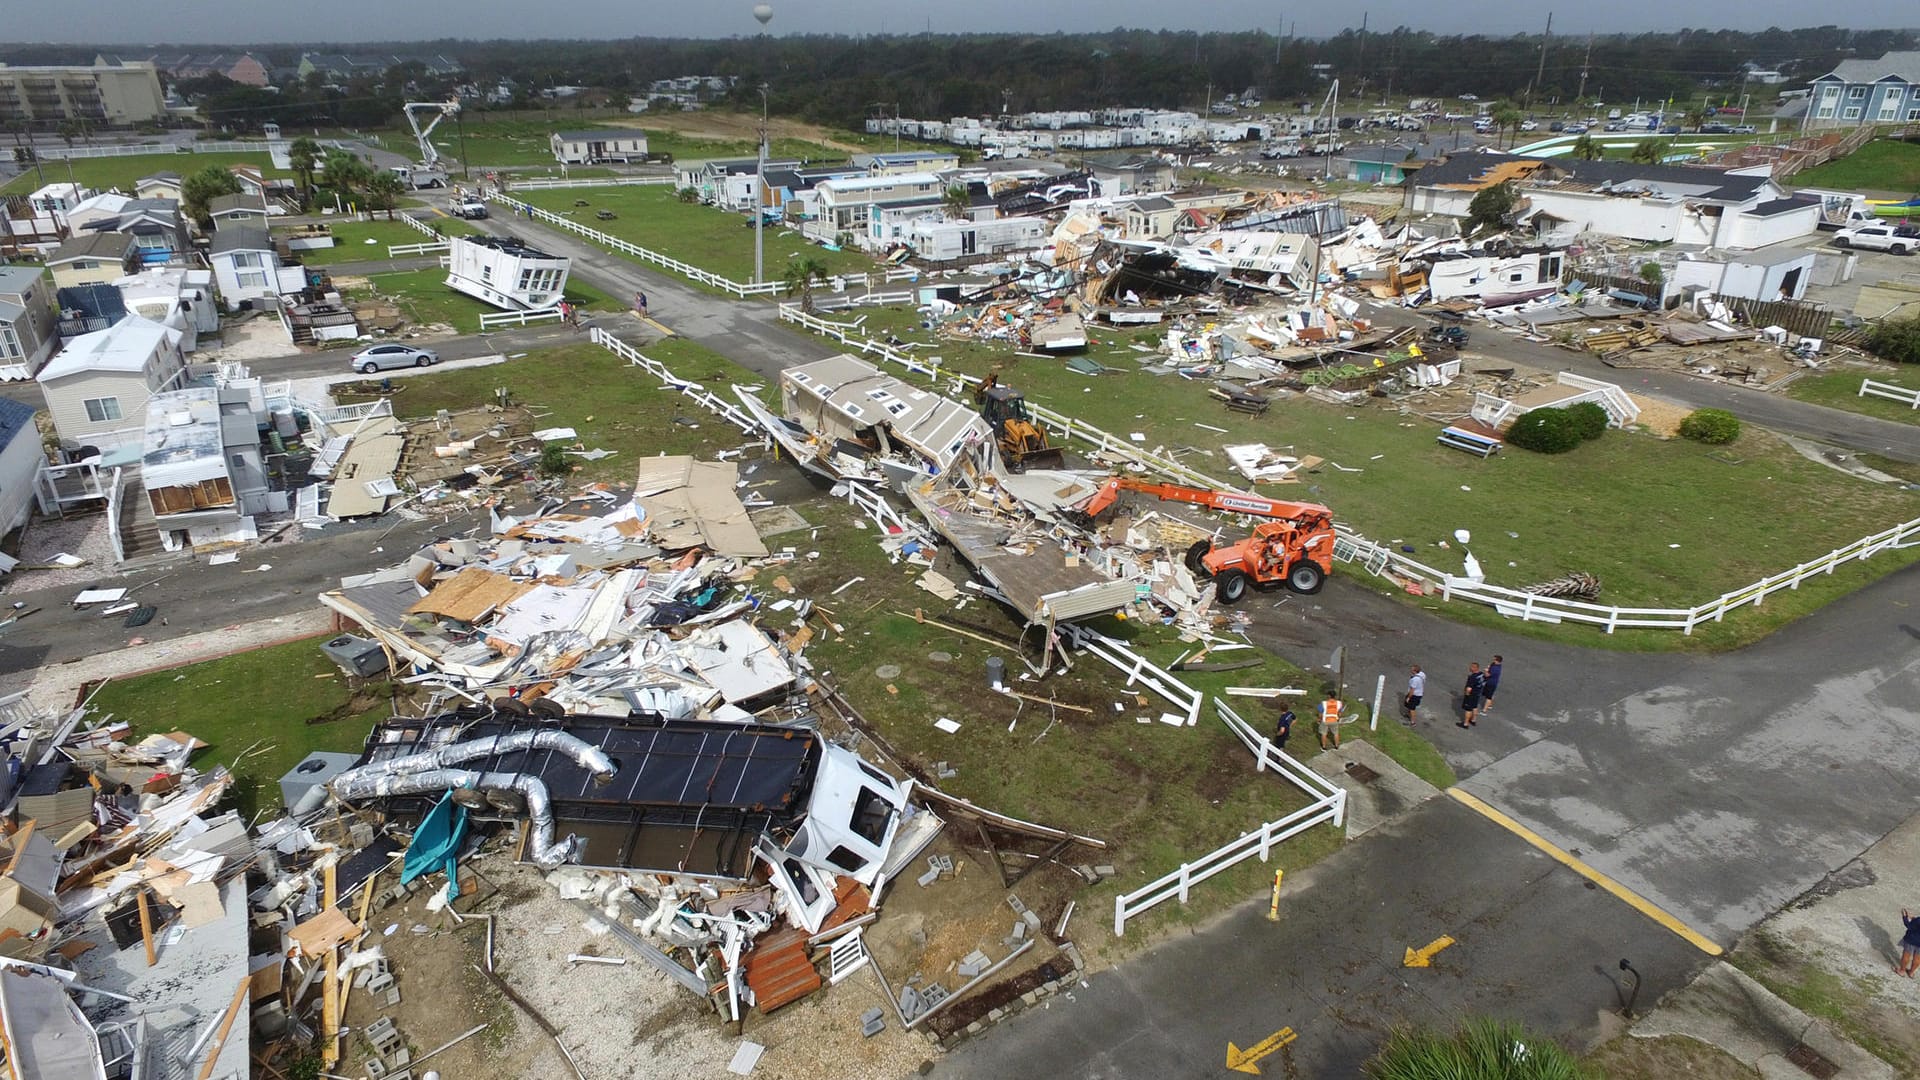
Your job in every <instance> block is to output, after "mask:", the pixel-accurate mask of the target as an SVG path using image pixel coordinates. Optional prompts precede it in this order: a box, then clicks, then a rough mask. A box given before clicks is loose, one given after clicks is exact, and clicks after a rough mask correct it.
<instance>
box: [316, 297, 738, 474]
mask: <svg viewBox="0 0 1920 1080" xmlns="http://www.w3.org/2000/svg"><path fill="white" fill-rule="evenodd" d="M568 291H569V292H572V291H573V289H572V286H569V287H568ZM646 353H647V355H649V356H651V357H653V358H654V359H656V360H659V361H660V362H661V363H663V364H665V365H667V367H668V369H669V370H671V371H673V372H674V374H676V375H679V376H680V377H682V378H686V379H692V380H695V381H697V382H699V383H701V384H703V385H704V386H706V387H707V388H708V389H710V390H712V391H714V392H715V393H717V394H721V395H724V396H727V397H729V398H731V397H732V391H731V390H730V389H729V386H730V384H732V383H736V382H737V383H741V384H743V385H762V384H764V383H765V382H766V380H765V379H762V378H760V377H759V376H756V375H754V374H753V373H752V372H750V371H747V370H746V369H744V368H740V367H737V366H735V365H734V364H733V363H732V362H731V361H729V360H727V359H726V358H725V357H723V356H721V355H719V354H718V353H715V352H713V351H712V350H710V349H707V348H704V347H702V346H700V345H697V344H695V343H693V342H691V341H687V340H686V339H684V338H670V339H668V340H666V341H661V342H658V343H656V344H654V345H650V346H648V347H647V349H646ZM396 382H397V383H398V384H399V385H400V386H401V387H402V389H401V390H400V392H399V393H398V394H397V396H395V398H394V408H395V410H397V411H398V412H399V413H400V414H401V415H403V416H432V415H434V414H435V413H436V412H438V411H439V410H441V409H467V408H473V407H474V406H476V405H480V404H485V403H487V402H490V401H492V400H493V392H494V390H495V389H496V388H497V387H502V386H504V387H506V388H507V389H508V390H509V391H510V392H511V394H512V396H513V400H514V401H516V402H519V403H521V404H523V405H529V406H532V407H533V408H536V409H539V410H541V413H542V416H541V423H543V424H546V425H549V426H552V427H571V428H573V429H574V430H576V431H578V432H579V433H580V439H581V441H582V442H584V443H585V444H586V445H587V446H588V447H590V448H591V447H600V448H602V449H606V450H612V451H615V452H616V454H617V456H615V457H610V458H603V459H601V460H599V461H595V462H584V463H582V465H581V472H580V476H581V479H583V480H616V481H617V480H626V481H629V482H631V480H632V479H633V471H634V468H635V465H634V462H635V461H636V460H637V459H638V458H640V457H642V456H646V455H652V454H694V455H697V456H699V457H701V458H705V459H711V458H712V456H713V453H714V451H716V450H726V449H731V448H733V447H736V446H739V445H740V441H741V435H740V430H739V429H738V428H736V427H734V426H733V425H731V424H728V423H726V422H725V421H723V420H720V419H719V418H717V417H715V416H713V415H712V414H710V413H708V412H707V411H706V410H705V409H703V408H701V407H700V406H699V405H698V404H696V403H694V402H692V401H690V400H688V399H687V398H686V397H684V396H683V395H681V394H678V393H675V392H673V391H671V390H664V389H662V388H661V387H660V384H659V382H658V380H656V379H654V378H653V376H651V375H648V374H646V373H645V372H644V371H641V370H640V369H638V368H635V367H633V366H632V365H630V364H628V363H626V362H625V361H623V360H621V359H620V358H619V357H617V356H615V355H614V354H613V353H611V352H608V351H607V350H605V349H603V348H601V347H600V346H598V345H592V344H588V343H587V342H586V341H585V340H584V339H583V340H582V341H581V342H580V344H578V345H569V346H565V347H563V348H557V349H543V350H540V351H538V352H533V353H529V354H527V355H525V356H519V357H515V358H513V359H511V360H509V361H508V362H507V363H505V364H494V365H489V366H486V367H475V368H463V369H459V370H454V371H442V372H436V373H434V374H432V375H421V376H417V377H411V378H407V379H404V380H396ZM335 396H336V397H338V398H340V400H342V401H350V400H355V399H356V395H354V394H353V393H351V392H346V393H342V392H341V391H338V390H336V391H335ZM364 396H365V395H361V397H364ZM683 421H691V422H692V426H690V425H689V424H688V423H685V422H683Z"/></svg>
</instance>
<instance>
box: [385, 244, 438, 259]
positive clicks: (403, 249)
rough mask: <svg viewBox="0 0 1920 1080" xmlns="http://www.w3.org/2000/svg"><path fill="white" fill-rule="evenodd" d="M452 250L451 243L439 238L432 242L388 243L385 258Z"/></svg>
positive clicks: (432, 253)
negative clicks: (436, 241)
mask: <svg viewBox="0 0 1920 1080" xmlns="http://www.w3.org/2000/svg"><path fill="white" fill-rule="evenodd" d="M452 250H453V244H452V243H451V242H449V241H446V240H441V241H439V242H438V243H433V244H388V245H387V258H389V259H399V258H404V257H406V256H409V255H438V254H442V253H445V252H449V251H452Z"/></svg>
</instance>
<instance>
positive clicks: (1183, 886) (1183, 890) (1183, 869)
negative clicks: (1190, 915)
mask: <svg viewBox="0 0 1920 1080" xmlns="http://www.w3.org/2000/svg"><path fill="white" fill-rule="evenodd" d="M1192 865H1193V864H1192V863H1181V864H1180V902H1181V903H1183V904H1184V903H1186V902H1187V894H1188V893H1189V892H1192V891H1193V879H1192V877H1191V876H1190V875H1189V874H1188V872H1187V868H1188V867H1190V866H1192Z"/></svg>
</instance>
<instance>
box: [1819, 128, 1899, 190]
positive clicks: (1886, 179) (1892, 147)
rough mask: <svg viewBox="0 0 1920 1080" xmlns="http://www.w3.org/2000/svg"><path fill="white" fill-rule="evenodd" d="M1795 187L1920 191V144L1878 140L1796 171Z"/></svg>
mask: <svg viewBox="0 0 1920 1080" xmlns="http://www.w3.org/2000/svg"><path fill="white" fill-rule="evenodd" d="M1793 186H1795V187H1811V188H1829V189H1836V190H1840V191H1894V192H1901V193H1906V194H1911V193H1913V192H1916V191H1920V143H1909V142H1899V141H1897V140H1894V139H1876V140H1874V141H1873V142H1870V143H1868V144H1867V145H1865V146H1863V147H1861V148H1860V149H1858V150H1855V151H1854V152H1853V153H1851V154H1849V155H1847V156H1846V157H1843V158H1841V159H1840V160H1838V161H1829V162H1827V163H1826V164H1825V165H1816V166H1815V167H1813V168H1811V169H1807V170H1805V171H1803V172H1797V173H1795V174H1793Z"/></svg>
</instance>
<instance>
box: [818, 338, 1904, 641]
mask: <svg viewBox="0 0 1920 1080" xmlns="http://www.w3.org/2000/svg"><path fill="white" fill-rule="evenodd" d="M780 318H781V319H782V320H784V321H786V322H792V323H798V324H799V325H801V326H804V327H806V328H807V329H809V330H812V331H814V332H815V333H818V334H821V335H824V336H826V337H829V338H832V339H833V340H835V341H838V342H840V343H841V344H843V345H846V346H847V347H848V348H849V349H852V350H854V351H856V352H859V353H861V354H862V355H864V356H870V357H877V358H878V359H881V360H884V361H886V362H888V363H891V364H894V365H897V366H899V367H901V368H903V369H905V370H906V371H909V372H912V373H914V374H916V375H921V376H924V377H926V378H929V379H933V380H935V381H938V380H941V379H951V380H954V381H956V382H959V383H962V384H964V385H968V386H971V385H973V384H975V383H977V382H978V381H979V380H977V379H975V378H974V377H973V376H971V375H967V374H964V373H962V372H957V371H947V370H943V369H942V368H941V367H940V362H939V361H938V360H937V359H935V358H933V357H915V356H912V355H910V354H908V353H905V352H902V351H901V350H899V349H896V348H894V347H892V346H890V345H888V344H886V343H885V342H881V341H875V340H873V339H872V338H868V337H865V336H863V335H862V334H860V333H859V332H858V330H859V328H858V327H853V326H848V325H846V324H843V323H836V322H833V321H832V320H829V319H823V318H820V317H819V316H817V315H809V314H807V313H806V312H804V311H801V310H800V307H799V305H798V304H781V305H780ZM1902 400H1904V399H1902ZM1917 407H1920V406H1917ZM1027 408H1028V410H1029V411H1031V412H1032V414H1033V418H1034V419H1035V420H1036V421H1037V422H1039V423H1040V424H1041V426H1043V427H1045V428H1046V429H1047V430H1048V431H1049V432H1051V433H1053V434H1056V435H1058V436H1060V437H1061V439H1062V441H1073V440H1079V441H1081V442H1084V443H1087V444H1089V445H1091V446H1093V447H1095V448H1096V449H1098V450H1101V451H1103V452H1104V453H1106V454H1108V455H1111V456H1114V457H1118V458H1122V459H1124V460H1127V461H1132V462H1135V463H1137V464H1138V465H1140V466H1141V467H1142V468H1144V469H1147V470H1149V471H1151V472H1154V473H1158V474H1159V475H1161V476H1163V477H1166V478H1168V479H1172V480H1176V481H1179V482H1180V483H1185V484H1193V485H1195V486H1199V487H1209V488H1215V489H1218V490H1222V491H1237V490H1239V488H1238V486H1237V485H1235V484H1232V483H1228V482H1225V481H1222V480H1218V479H1215V478H1214V477H1211V476H1208V475H1207V474H1205V473H1202V472H1200V471H1199V470H1197V469H1193V468H1190V467H1189V466H1187V465H1185V464H1183V463H1181V462H1179V461H1175V460H1174V459H1172V458H1169V457H1164V456H1162V455H1159V454H1155V453H1151V452H1148V451H1145V450H1142V449H1140V448H1139V447H1138V446H1136V445H1134V444H1133V443H1132V442H1129V441H1123V440H1121V439H1118V438H1116V437H1114V436H1113V435H1111V434H1108V433H1107V432H1105V431H1102V430H1100V429H1099V428H1096V427H1093V426H1092V425H1090V424H1087V423H1085V422H1083V421H1080V420H1078V419H1076V418H1074V417H1071V416H1068V415H1066V414H1065V413H1060V412H1056V411H1054V410H1052V409H1049V408H1047V407H1046V406H1044V405H1037V404H1035V403H1033V402H1031V401H1029V402H1028V403H1027ZM1477 414H1478V413H1477V409H1476V415H1477ZM1336 528H1338V530H1339V543H1338V544H1337V545H1336V546H1335V549H1334V553H1335V556H1336V557H1338V558H1340V559H1341V560H1343V561H1347V562H1353V563H1357V564H1358V565H1360V566H1362V567H1364V568H1365V569H1366V570H1367V571H1368V572H1369V573H1372V574H1375V575H1376V576H1381V577H1387V578H1393V579H1400V580H1411V581H1417V582H1420V583H1421V584H1423V585H1428V586H1433V587H1436V588H1438V589H1439V590H1440V595H1441V598H1442V599H1445V600H1464V601H1467V602H1469V603H1476V604H1485V605H1486V606H1488V607H1491V608H1493V609H1494V610H1495V611H1498V612H1499V613H1500V614H1502V615H1506V616H1509V617H1511V618H1517V619H1526V620H1529V621H1532V622H1548V623H1558V622H1574V623H1582V624H1585V625H1588V626H1598V627H1603V628H1605V629H1606V631H1607V633H1609V634H1611V633H1613V632H1614V631H1615V630H1619V629H1622V628H1628V629H1653V630H1678V631H1680V632H1681V633H1683V634H1692V633H1693V631H1694V628H1695V627H1698V626H1702V625H1704V624H1706V623H1711V622H1720V621H1722V620H1723V619H1725V618H1726V616H1727V614H1728V613H1729V612H1732V611H1736V610H1738V609H1739V608H1742V607H1745V606H1747V605H1749V604H1751V605H1753V606H1755V607H1758V606H1760V605H1761V604H1762V603H1764V602H1765V601H1766V598H1767V597H1769V596H1771V595H1773V594H1774V593H1777V592H1780V591H1781V590H1783V589H1798V588H1799V587H1800V584H1801V583H1802V582H1804V581H1806V580H1807V579H1809V578H1812V577H1815V576H1817V575H1820V574H1831V573H1833V572H1834V571H1835V570H1837V569H1839V568H1840V567H1841V566H1844V565H1846V564H1847V563H1849V562H1854V561H1856V560H1862V559H1868V558H1871V557H1872V556H1874V555H1876V554H1878V553H1880V552H1882V551H1890V550H1898V549H1901V548H1909V547H1913V546H1915V545H1920V518H1915V519H1913V520H1911V521H1906V522H1902V523H1901V524H1898V525H1895V526H1893V527H1891V528H1888V529H1884V530H1882V531H1880V532H1877V533H1874V534H1873V535H1871V536H1864V537H1861V538H1860V539H1858V540H1855V541H1853V542H1852V543H1850V544H1846V545H1844V546H1842V547H1838V548H1835V549H1833V550H1832V551H1829V552H1827V553H1826V554H1825V555H1822V556H1820V557H1818V558H1815V559H1809V560H1808V561H1806V562H1803V563H1801V564H1800V565H1798V566H1794V567H1790V568H1788V569H1786V570H1782V571H1780V572H1779V573H1777V574H1773V575H1771V576H1769V577H1765V578H1761V579H1760V580H1759V581H1756V582H1753V583H1752V584H1750V585H1746V586H1742V587H1741V588H1738V589H1734V590H1732V591H1730V592H1726V593H1722V594H1721V595H1719V596H1717V597H1714V598H1713V599H1711V600H1708V601H1706V602H1705V603H1702V604H1698V605H1695V606H1694V607H1690V608H1641V607H1613V606H1610V605H1604V604H1589V603H1585V602H1583V601H1579V600H1561V599H1558V598H1555V597H1549V596H1538V595H1535V594H1533V593H1529V592H1523V591H1521V590H1519V589H1508V588H1504V587H1502V586H1499V585H1490V584H1487V583H1486V582H1475V581H1470V580H1468V579H1466V578H1458V577H1454V576H1453V575H1452V574H1450V573H1448V572H1446V571H1444V570H1437V569H1435V568H1433V567H1431V566H1427V565H1426V564H1424V563H1419V562H1415V561H1414V560H1412V559H1410V558H1407V557H1406V556H1405V555H1404V554H1402V553H1401V552H1400V551H1399V550H1398V549H1397V548H1393V547H1389V546H1386V545H1382V544H1376V543H1374V542H1373V541H1371V540H1368V539H1367V538H1366V537H1364V536H1362V535H1360V534H1359V533H1357V532H1354V531H1353V530H1352V529H1350V528H1348V527H1346V526H1344V525H1336Z"/></svg>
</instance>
